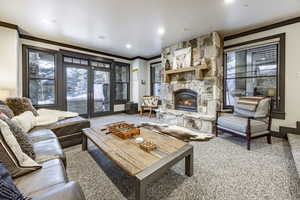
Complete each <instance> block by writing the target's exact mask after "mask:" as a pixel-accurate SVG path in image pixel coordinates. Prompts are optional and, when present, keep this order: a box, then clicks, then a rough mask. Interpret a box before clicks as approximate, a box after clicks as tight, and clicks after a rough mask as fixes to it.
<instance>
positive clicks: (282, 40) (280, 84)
mask: <svg viewBox="0 0 300 200" xmlns="http://www.w3.org/2000/svg"><path fill="white" fill-rule="evenodd" d="M271 39H279V42H278V48H277V60H278V61H277V62H278V67H277V73H278V74H277V76H276V77H277V81H276V84H277V85H276V88H277V91H278V97H279V98H280V101H279V104H278V109H276V110H273V112H272V118H275V119H285V55H286V49H285V48H286V47H285V46H286V33H280V34H276V35H271V36H267V37H263V38H259V39H255V40H250V41H246V42H242V43H238V44H234V45H229V46H226V47H224V50H226V49H230V48H237V47H242V46H245V45H249V44H255V43H259V42H264V41H268V40H271ZM266 45H268V44H266ZM253 48H255V47H253ZM223 64H224V70H223V108H224V109H228V108H229V109H232V108H233V106H229V105H226V104H227V103H226V87H225V86H226V80H227V79H226V72H227V54H226V52H225V51H224V56H223Z"/></svg>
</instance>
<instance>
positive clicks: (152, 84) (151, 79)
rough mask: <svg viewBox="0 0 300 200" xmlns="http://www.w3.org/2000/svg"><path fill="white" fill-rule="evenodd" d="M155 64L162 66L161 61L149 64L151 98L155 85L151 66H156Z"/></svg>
mask: <svg viewBox="0 0 300 200" xmlns="http://www.w3.org/2000/svg"><path fill="white" fill-rule="evenodd" d="M157 64H162V62H161V61H158V62H154V63H150V94H151V96H153V95H154V87H153V86H154V84H155V83H157V82H155V81H154V82H153V78H154V77H153V68H154V67H153V65H157ZM154 80H155V78H154ZM160 83H161V84H162V80H161V81H160Z"/></svg>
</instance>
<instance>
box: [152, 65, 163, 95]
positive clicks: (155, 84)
mask: <svg viewBox="0 0 300 200" xmlns="http://www.w3.org/2000/svg"><path fill="white" fill-rule="evenodd" d="M161 70H162V66H161V62H158V63H152V64H151V95H152V96H158V97H160V86H161V81H162V75H161Z"/></svg>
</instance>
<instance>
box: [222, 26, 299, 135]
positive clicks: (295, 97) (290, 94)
mask: <svg viewBox="0 0 300 200" xmlns="http://www.w3.org/2000/svg"><path fill="white" fill-rule="evenodd" d="M279 33H286V65H285V66H286V69H285V72H286V75H285V83H286V84H285V112H286V118H285V120H277V119H275V120H273V127H272V130H274V131H278V130H279V126H289V127H295V126H296V121H300V23H297V24H292V25H288V26H284V27H281V28H277V29H272V30H269V31H264V32H261V33H256V34H252V35H249V36H245V37H241V38H237V39H233V40H229V41H225V46H228V45H232V44H237V43H240V42H245V41H249V40H254V39H258V38H263V37H266V36H270V35H275V34H279Z"/></svg>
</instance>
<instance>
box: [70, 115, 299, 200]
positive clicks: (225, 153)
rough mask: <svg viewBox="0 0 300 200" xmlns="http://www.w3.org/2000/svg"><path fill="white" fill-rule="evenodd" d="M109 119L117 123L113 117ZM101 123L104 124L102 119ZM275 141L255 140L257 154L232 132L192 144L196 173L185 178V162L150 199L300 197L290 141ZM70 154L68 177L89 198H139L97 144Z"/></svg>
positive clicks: (292, 199)
mask: <svg viewBox="0 0 300 200" xmlns="http://www.w3.org/2000/svg"><path fill="white" fill-rule="evenodd" d="M123 116H124V115H120V116H119V117H123ZM115 117H116V116H115ZM116 118H117V117H116ZM106 120H108V121H113V120H112V118H111V117H110V118H109V119H105V118H104V120H103V121H104V122H106ZM123 120H124V119H123ZM119 121H120V118H119ZM132 121H133V119H131V122H132ZM96 122H97V123H96V124H97V125H99V120H98V121H96ZM92 125H95V121H94V123H93V122H92ZM272 139H273V144H272V145H269V144H267V141H266V138H260V139H255V140H253V142H252V146H251V151H248V150H247V149H246V143H245V140H243V139H241V138H238V137H234V136H231V135H227V134H223V135H221V136H220V137H218V138H214V139H212V140H210V141H209V142H190V144H191V145H193V146H194V175H193V176H192V177H187V176H185V174H184V161H181V162H179V163H178V164H176V165H174V166H173V167H172V168H171V169H170V170H168V171H167V172H166V173H165V174H164V176H162V177H161V178H160V179H159V180H157V181H155V182H153V183H152V184H150V185H149V186H148V187H147V191H146V196H147V199H151V200H171V199H172V200H194V199H199V200H296V199H300V191H299V189H300V181H299V177H298V174H297V172H296V168H295V164H294V161H293V159H292V155H291V151H290V147H289V145H288V143H287V141H286V140H285V139H279V138H272ZM66 156H67V173H68V177H69V179H70V180H73V181H78V182H79V183H80V185H81V186H82V188H83V191H84V193H85V195H86V198H87V200H98V199H99V200H102V199H103V200H104V199H105V200H126V199H129V200H133V199H135V195H134V191H135V190H134V180H133V178H132V177H130V176H127V175H126V173H125V172H124V171H123V170H121V169H120V168H118V167H117V166H116V165H114V163H112V162H111V161H110V160H109V159H108V158H107V157H106V156H105V155H104V154H103V153H102V152H101V151H100V150H98V149H97V148H96V147H95V146H94V145H92V144H90V143H89V151H86V152H82V151H81V146H75V147H72V148H69V149H67V150H66Z"/></svg>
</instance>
